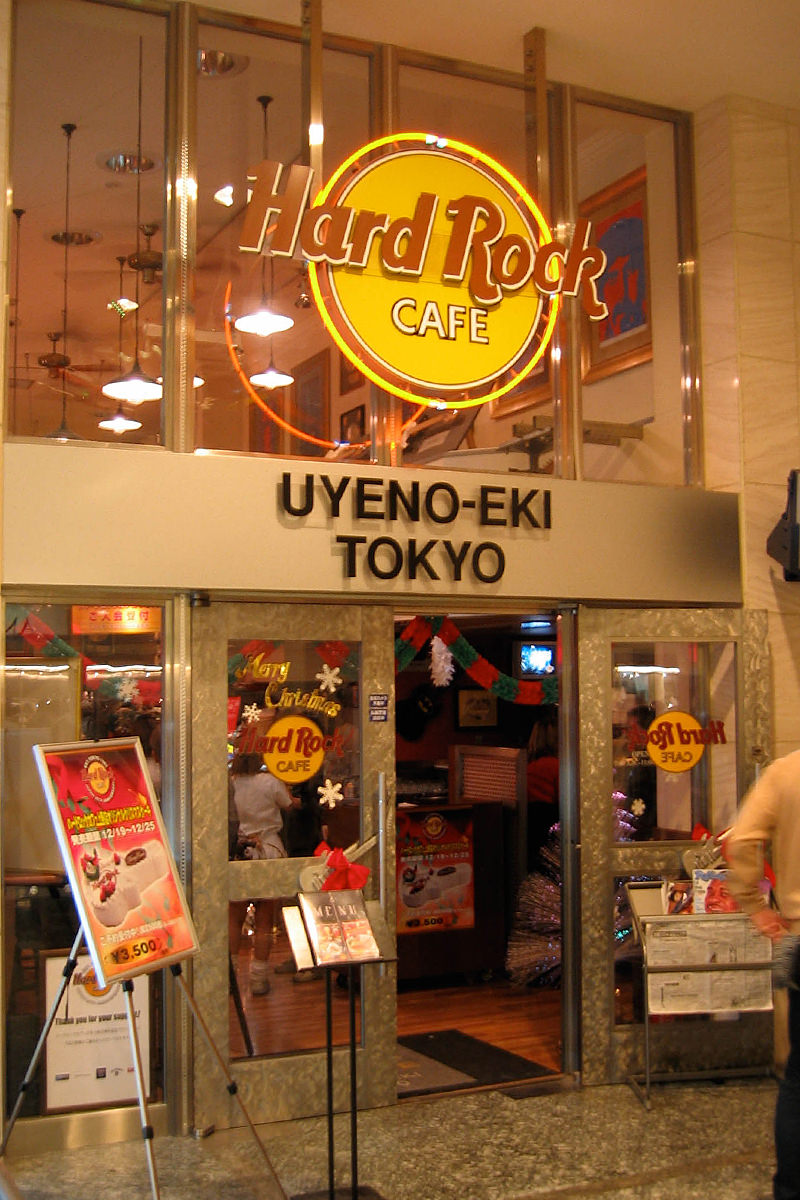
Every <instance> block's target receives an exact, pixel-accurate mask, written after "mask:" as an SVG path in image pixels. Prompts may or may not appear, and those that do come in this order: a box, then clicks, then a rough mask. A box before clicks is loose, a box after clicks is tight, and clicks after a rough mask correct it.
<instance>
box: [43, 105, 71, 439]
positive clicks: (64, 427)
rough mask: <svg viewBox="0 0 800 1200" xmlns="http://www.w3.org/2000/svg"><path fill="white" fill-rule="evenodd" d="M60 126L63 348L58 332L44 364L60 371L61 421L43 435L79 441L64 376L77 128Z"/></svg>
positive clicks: (67, 361)
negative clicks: (63, 143) (63, 146)
mask: <svg viewBox="0 0 800 1200" xmlns="http://www.w3.org/2000/svg"><path fill="white" fill-rule="evenodd" d="M61 128H62V129H63V130H64V136H65V137H66V139H67V163H66V170H65V175H64V230H63V233H62V234H61V236H60V238H59V239H57V240H63V243H64V307H63V310H62V324H61V335H60V336H61V338H62V339H63V342H64V349H63V353H62V354H56V353H55V344H56V341H57V340H58V336H59V335H58V334H56V335H55V337H54V339H53V351H54V352H53V355H52V356H47V357H52V359H53V360H55V359H57V360H58V361H57V362H55V361H51V362H50V363H46V364H45V365H47V366H49V367H51V368H54V367H57V368H58V369H59V370H60V371H61V423H60V424H59V426H58V429H54V430H53V431H52V433H48V434H46V435H45V436H46V437H47V438H49V439H50V440H51V441H55V442H77V441H80V438H79V437H78V435H77V433H73V432H72V430H71V429H70V427H69V425H68V424H67V385H66V379H65V376H64V372H65V370H66V368H67V367H68V366H69V364H70V357H69V355H68V354H67V300H68V297H69V248H70V243H71V241H72V237H71V234H70V227H69V169H70V157H71V152H72V135H73V133H74V132H75V130H76V129H77V125H73V124H72V123H71V122H66V123H65V124H64V125H62V126H61ZM39 362H40V364H41V359H40V360H39Z"/></svg>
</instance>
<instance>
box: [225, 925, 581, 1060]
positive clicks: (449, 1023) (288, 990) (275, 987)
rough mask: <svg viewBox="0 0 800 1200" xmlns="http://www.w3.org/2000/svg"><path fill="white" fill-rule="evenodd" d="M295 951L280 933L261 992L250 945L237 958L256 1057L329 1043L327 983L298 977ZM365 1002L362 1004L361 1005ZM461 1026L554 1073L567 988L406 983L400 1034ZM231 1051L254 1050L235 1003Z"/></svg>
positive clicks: (335, 1007) (342, 990)
mask: <svg viewBox="0 0 800 1200" xmlns="http://www.w3.org/2000/svg"><path fill="white" fill-rule="evenodd" d="M290 962H291V955H290V952H289V948H288V944H287V942H286V939H285V936H284V935H282V934H280V933H279V934H277V935H276V941H275V946H274V949H273V951H272V955H271V958H270V975H269V978H270V984H271V990H270V992H269V993H268V994H267V995H264V996H253V995H252V994H251V993H250V988H249V983H248V966H249V949H248V948H247V946H245V947H244V949H243V950H242V952H241V953H240V955H239V956H238V960H237V962H236V964H235V965H236V976H237V980H238V984H239V992H240V996H241V1003H242V1009H243V1013H244V1018H245V1021H246V1025H247V1031H248V1033H249V1036H250V1039H251V1042H252V1052H253V1054H254V1055H257V1056H260V1055H271V1054H288V1053H292V1052H298V1051H303V1050H313V1049H321V1048H322V1047H323V1046H324V1044H325V981H324V979H323V978H316V979H315V978H308V977H305V978H304V979H303V981H299V980H298V979H296V977H295V975H294V973H293V972H292V971H290V970H287V971H286V972H285V973H284V972H283V971H276V969H275V968H276V967H279V966H281V965H282V964H290ZM358 1007H359V1006H357V1008H358ZM332 1025H333V1038H334V1043H335V1044H337V1045H340V1044H341V1045H343V1044H345V1043H346V1042H347V1039H348V1003H347V988H346V986H345V987H340V986H339V985H338V983H336V984H334V986H333V988H332ZM440 1029H459V1030H461V1032H462V1033H466V1034H469V1035H470V1036H471V1037H474V1038H479V1039H480V1040H481V1041H485V1042H490V1043H491V1044H492V1045H495V1046H499V1047H501V1048H502V1049H503V1050H508V1051H510V1052H511V1053H513V1054H517V1055H519V1056H520V1057H521V1058H527V1059H529V1060H530V1061H531V1062H535V1063H539V1064H540V1066H542V1067H545V1068H547V1069H548V1070H550V1071H556V1072H559V1071H560V1070H561V993H560V991H559V990H558V989H557V988H544V987H543V988H533V989H525V990H520V989H518V988H514V987H512V986H511V984H510V983H509V982H508V980H506V979H501V978H492V979H489V980H485V981H483V980H476V981H471V982H469V983H468V982H466V981H464V982H463V984H462V983H461V982H460V981H459V980H449V979H447V980H445V981H436V982H435V984H431V983H428V982H425V981H419V982H416V981H415V982H413V983H411V982H401V984H400V986H399V988H398V995H397V1031H398V1036H399V1037H402V1036H403V1035H406V1034H413V1033H431V1032H434V1031H436V1030H440ZM230 1038H231V1055H232V1057H234V1058H241V1057H246V1056H247V1054H248V1050H247V1046H246V1043H245V1037H244V1033H243V1029H242V1027H241V1023H240V1021H239V1019H238V1016H237V1013H236V1008H235V1005H234V1002H233V999H232V1000H231V1004H230Z"/></svg>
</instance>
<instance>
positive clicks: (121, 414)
mask: <svg viewBox="0 0 800 1200" xmlns="http://www.w3.org/2000/svg"><path fill="white" fill-rule="evenodd" d="M97 424H98V427H99V428H100V429H108V430H110V431H111V433H131V432H132V431H133V430H134V429H141V428H142V422H141V421H137V420H136V418H135V417H129V416H128V415H127V414H126V413H125V411H124V409H123V407H122V401H121V400H120V402H119V408H118V409H117V411H116V412H115V413H114V415H113V417H104V418H103V420H102V421H98V422H97Z"/></svg>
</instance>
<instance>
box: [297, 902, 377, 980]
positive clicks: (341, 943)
mask: <svg viewBox="0 0 800 1200" xmlns="http://www.w3.org/2000/svg"><path fill="white" fill-rule="evenodd" d="M298 900H299V902H300V911H301V913H302V915H303V921H304V923H305V928H306V934H307V936H308V941H309V944H310V945H311V951H312V954H313V955H314V963H315V965H316V966H319V967H324V966H329V965H330V964H332V963H358V962H374V961H376V960H378V959H380V957H381V954H380V950H379V949H378V943H377V941H376V940H375V935H374V933H373V930H372V925H371V924H370V919H369V916H368V915H367V909H366V905H365V904H364V897H363V895H362V894H361V892H360V891H357V890H354V889H351V890H345V891H331V892H300V893H299V895H298Z"/></svg>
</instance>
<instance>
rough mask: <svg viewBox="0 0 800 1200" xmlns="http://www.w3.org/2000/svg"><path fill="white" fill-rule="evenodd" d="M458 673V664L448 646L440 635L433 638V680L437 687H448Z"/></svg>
mask: <svg viewBox="0 0 800 1200" xmlns="http://www.w3.org/2000/svg"><path fill="white" fill-rule="evenodd" d="M455 673H456V664H455V663H454V662H453V655H452V652H451V651H450V649H449V647H448V646H445V644H444V642H443V641H442V639H441V638H440V637H432V638H431V681H432V683H433V685H434V686H435V687H447V685H448V684H449V683H450V681H451V680H452V678H453V676H454V675H455Z"/></svg>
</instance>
